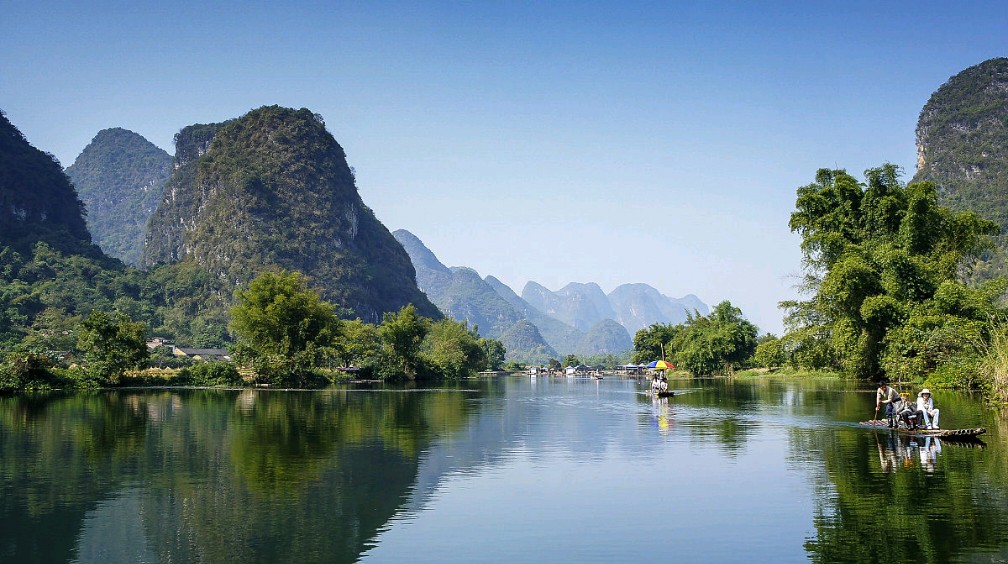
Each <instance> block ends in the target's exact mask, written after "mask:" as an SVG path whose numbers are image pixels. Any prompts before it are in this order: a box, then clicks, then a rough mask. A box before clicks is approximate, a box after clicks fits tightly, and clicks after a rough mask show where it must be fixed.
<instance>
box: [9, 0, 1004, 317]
mask: <svg viewBox="0 0 1008 564" xmlns="http://www.w3.org/2000/svg"><path fill="white" fill-rule="evenodd" d="M879 4H881V3H879V2H875V1H872V2H851V1H846V2H837V3H833V4H826V3H822V2H814V3H813V2H785V3H769V2H767V3H760V2H737V3H734V2H729V3H720V2H695V3H678V2H654V3H650V2H628V1H619V2H500V3H496V2H482V1H477V2H450V3H440V2H438V3H424V2H402V3H397V2H393V3H379V2H354V3H346V4H342V3H335V2H318V3H308V2H304V3H295V4H292V5H288V4H287V3H279V2H233V3H213V2H187V1H175V2H157V3H146V2H137V1H132V2H74V3H69V2H58V3H50V2H45V1H38V0H32V1H28V2H22V1H12V0H0V13H2V14H3V17H2V18H0V109H2V110H3V111H5V112H6V113H7V116H8V118H9V119H10V120H11V122H13V123H14V125H15V126H17V127H18V128H19V129H21V131H22V132H23V133H24V134H25V136H26V137H27V138H28V140H29V141H30V142H31V143H32V144H34V145H35V146H36V147H38V148H40V149H42V150H45V151H49V152H52V153H53V154H55V155H56V156H57V157H58V158H59V159H60V161H61V162H62V163H63V164H64V166H68V165H70V164H72V163H73V161H74V159H75V158H76V157H77V155H78V154H79V153H80V151H81V150H82V149H83V148H84V146H85V145H87V143H88V142H89V141H90V140H91V138H92V137H93V136H94V135H95V133H97V132H98V131H99V130H101V129H104V128H108V127H124V128H127V129H130V130H133V131H136V132H137V133H140V134H141V135H143V136H144V137H146V138H147V139H149V140H151V141H152V142H153V143H155V144H156V145H158V146H160V147H162V148H164V149H165V150H167V151H168V152H169V153H174V147H173V145H172V138H173V136H174V134H175V133H176V132H177V131H178V130H179V129H181V128H182V127H184V126H186V125H189V124H193V123H207V122H219V121H223V120H226V119H230V118H234V117H238V116H240V115H242V114H244V113H245V112H247V111H249V110H250V109H253V108H256V107H259V106H263V105H270V104H280V105H283V106H290V107H294V108H300V107H307V108H310V109H311V110H312V111H315V112H318V113H320V114H322V116H323V117H324V118H325V120H326V124H327V127H328V129H329V130H330V131H331V132H332V133H333V135H334V136H335V137H336V139H337V140H338V141H339V143H340V144H341V145H342V146H343V148H344V149H345V150H346V153H347V158H348V160H349V162H350V165H351V166H353V167H354V168H355V169H356V171H357V182H358V187H359V189H360V193H361V196H362V197H363V199H364V202H365V203H366V204H368V205H369V206H371V208H372V209H374V211H375V213H376V214H377V216H378V218H379V219H380V220H381V221H382V222H383V223H385V225H386V226H387V227H388V228H389V229H390V230H395V229H399V228H404V229H408V230H410V231H412V232H413V233H415V234H416V235H417V236H418V237H420V238H421V239H422V240H423V241H424V243H426V244H427V246H428V247H430V248H431V250H433V251H434V253H435V254H436V255H437V256H438V257H439V258H440V259H441V261H442V262H444V263H445V264H448V265H465V266H470V267H473V268H475V269H476V270H478V271H479V272H480V274H482V275H487V274H492V275H494V276H496V277H498V278H500V279H501V280H502V281H504V282H505V283H507V284H508V285H510V286H511V287H512V288H514V289H515V290H516V291H517V292H519V293H521V290H522V288H523V287H524V285H525V282H526V281H528V280H535V281H537V282H540V283H542V284H543V285H545V286H546V287H548V288H550V289H553V290H556V289H559V288H560V287H562V286H563V285H565V284H567V283H568V282H588V281H595V282H598V283H599V285H601V286H602V288H603V290H605V291H607V292H608V291H611V290H612V289H613V288H615V287H616V286H618V285H619V284H622V283H626V282H646V283H648V284H651V285H652V286H654V287H656V288H658V289H659V290H660V291H661V292H663V293H665V294H667V295H669V296H673V297H679V296H682V295H684V294H688V293H692V294H696V295H697V296H699V297H700V298H701V299H702V300H704V301H705V302H707V303H708V304H711V305H713V304H715V303H717V302H719V301H721V300H723V299H729V300H731V301H732V303H733V304H735V305H737V306H739V307H741V308H742V311H743V313H745V314H746V315H747V316H748V317H749V319H750V320H752V321H753V322H755V323H756V324H757V325H759V326H760V328H761V329H762V330H763V331H772V332H775V333H779V332H780V330H781V312H780V311H779V310H778V309H777V302H778V301H780V300H782V299H788V298H791V297H794V295H795V294H794V290H793V288H792V287H793V284H794V282H795V276H796V275H797V274H798V273H799V271H800V266H801V265H800V253H799V248H798V245H799V240H798V238H797V237H796V236H794V235H792V234H791V233H790V231H789V230H788V226H787V224H788V218H789V216H790V213H791V211H792V210H793V208H794V198H795V190H796V189H797V188H798V187H799V186H801V185H804V184H808V183H810V182H811V181H812V179H813V177H814V175H815V171H816V169H818V168H821V167H831V168H833V167H839V168H846V169H847V170H849V171H851V172H854V173H856V175H857V176H859V177H860V176H861V172H862V171H864V170H865V169H866V168H869V167H872V166H877V165H879V164H881V163H883V162H887V161H888V162H892V163H896V164H898V165H900V166H902V167H904V169H905V172H906V177H907V178H909V177H910V176H912V175H913V173H914V170H915V166H916V149H915V145H914V128H915V126H916V123H917V116H918V113H919V112H920V109H921V107H922V106H923V105H924V103H925V102H927V100H928V97H929V96H930V94H931V93H932V92H933V91H934V90H935V89H936V88H938V87H939V86H940V85H941V84H942V83H944V82H945V81H946V80H947V79H948V78H949V77H950V76H952V75H954V74H956V73H957V72H959V71H961V70H963V69H965V68H966V67H969V66H972V65H975V64H977V63H980V62H981V61H984V60H986V59H989V58H992V57H997V56H1006V55H1008V7H1006V4H1005V3H1004V2H1003V1H1000V2H957V3H948V2H935V3H929V2H921V1H915V2H904V3H886V4H885V5H883V6H880V5H879Z"/></svg>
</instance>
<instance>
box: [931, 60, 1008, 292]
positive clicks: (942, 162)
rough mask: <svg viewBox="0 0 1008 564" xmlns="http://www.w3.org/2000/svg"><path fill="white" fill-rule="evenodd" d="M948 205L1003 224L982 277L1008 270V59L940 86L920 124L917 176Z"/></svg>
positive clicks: (988, 63) (982, 65) (991, 62)
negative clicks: (927, 183)
mask: <svg viewBox="0 0 1008 564" xmlns="http://www.w3.org/2000/svg"><path fill="white" fill-rule="evenodd" d="M921 180H930V181H933V182H934V183H935V184H936V185H937V186H938V195H939V199H940V201H941V203H942V204H943V205H946V206H949V207H951V208H953V209H956V210H972V211H974V212H976V213H978V214H980V215H981V216H983V217H986V218H988V219H991V220H993V221H996V222H997V223H998V224H999V225H1001V229H1002V234H1001V235H1000V236H998V237H997V238H996V240H997V243H998V249H997V251H995V252H994V253H993V255H992V256H991V257H989V258H991V259H992V260H991V261H990V262H989V263H987V264H986V265H982V266H981V268H980V272H978V275H979V276H980V277H981V278H986V277H991V276H995V275H1004V274H1006V273H1008V268H1006V267H1008V251H1006V249H1008V58H996V59H990V60H987V61H984V62H982V63H980V64H978V65H975V66H972V67H970V68H968V69H966V70H964V71H962V72H960V73H958V74H956V75H955V76H953V77H951V78H949V80H948V82H946V83H945V84H943V85H942V86H941V87H940V88H938V89H937V90H936V91H935V92H934V94H932V95H931V98H930V99H929V100H928V102H927V104H925V105H924V108H923V109H922V110H921V113H920V118H919V119H918V122H917V174H916V175H915V176H914V178H913V181H921Z"/></svg>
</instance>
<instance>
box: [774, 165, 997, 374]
mask: <svg viewBox="0 0 1008 564" xmlns="http://www.w3.org/2000/svg"><path fill="white" fill-rule="evenodd" d="M899 176H900V171H899V169H898V168H897V167H895V166H894V165H889V164H887V165H883V166H881V167H879V168H874V169H871V170H868V171H867V172H866V173H865V182H864V183H860V182H858V181H857V180H856V179H854V178H853V177H852V176H850V175H849V174H847V173H846V172H845V171H843V170H826V169H823V170H820V171H819V172H818V173H817V174H816V180H815V182H814V183H813V184H810V185H808V186H804V187H802V188H799V189H798V197H797V200H796V205H795V207H796V210H795V211H794V213H792V214H791V222H790V227H791V230H792V231H794V232H796V233H798V234H799V235H801V237H802V244H801V248H802V254H803V255H804V265H805V277H804V281H803V283H802V285H801V287H800V289H801V290H802V291H803V293H805V295H807V296H810V297H809V299H807V300H803V301H791V302H784V303H782V304H781V306H782V307H784V308H785V309H786V310H788V315H787V318H786V321H787V325H788V333H787V334H786V335H785V336H784V337H783V339H782V340H783V341H784V342H785V350H789V351H790V353H791V356H792V358H793V359H794V360H795V361H796V362H798V363H802V364H806V363H807V364H808V365H809V366H807V367H810V368H820V367H826V366H822V365H823V364H826V365H828V366H829V367H833V368H839V369H841V370H843V371H844V372H845V373H848V374H851V375H855V376H859V377H862V378H869V377H875V376H878V375H880V374H881V373H894V374H892V375H894V376H896V377H899V376H903V375H908V373H912V374H910V375H915V376H923V375H925V374H927V373H929V372H931V371H933V370H935V369H936V368H937V367H938V366H939V365H941V364H942V363H944V362H948V361H951V360H953V359H955V358H960V357H962V356H963V355H966V356H969V355H971V354H974V353H973V352H970V351H968V350H966V349H969V348H970V345H968V343H969V342H970V339H971V338H977V339H979V340H980V341H983V340H984V339H985V338H987V336H986V335H985V334H983V332H982V331H980V332H978V331H975V330H974V329H971V328H970V327H971V323H970V322H971V321H978V320H980V319H983V318H984V317H985V316H990V315H1001V308H1000V307H998V306H997V305H996V296H997V293H998V292H997V289H996V288H994V287H993V286H986V287H981V288H967V287H966V286H965V285H964V284H963V283H962V282H961V281H960V280H961V278H962V277H965V276H967V275H968V273H969V271H970V270H971V269H972V266H973V265H974V264H975V263H976V260H977V257H978V256H979V254H980V253H981V252H982V251H983V250H985V249H987V248H989V246H990V245H991V241H992V240H991V236H992V235H994V234H996V233H997V231H998V228H997V226H996V224H994V223H992V222H990V221H987V220H984V219H981V218H980V217H978V216H977V215H976V214H974V213H972V212H962V213H956V212H952V211H950V210H948V209H946V208H943V207H941V206H939V205H938V204H937V196H936V189H935V186H934V184H932V183H930V182H920V183H914V184H910V185H908V186H904V185H903V184H902V183H901V182H900V179H899ZM995 285H996V284H995ZM963 305H968V306H969V307H961V306H963ZM812 365H815V366H812Z"/></svg>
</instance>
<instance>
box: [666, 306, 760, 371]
mask: <svg viewBox="0 0 1008 564" xmlns="http://www.w3.org/2000/svg"><path fill="white" fill-rule="evenodd" d="M756 334H757V329H756V326H755V325H753V324H752V323H750V322H749V321H748V320H747V319H745V317H743V316H742V310H741V309H739V308H737V307H735V306H733V305H732V304H731V302H729V301H727V300H725V301H723V302H721V303H719V304H718V305H716V306H714V310H713V311H711V313H710V315H707V316H694V315H691V314H690V315H687V318H686V323H685V324H684V325H683V328H682V329H681V330H680V331H679V332H678V333H677V334H676V337H675V339H674V340H673V342H672V349H673V353H672V358H673V359H674V361H675V364H676V366H678V367H679V368H682V369H684V370H688V371H690V372H692V373H693V374H719V373H731V372H733V371H734V370H736V369H738V368H741V367H742V366H743V365H744V364H745V363H746V362H747V361H748V360H749V359H750V358H751V357H752V355H753V353H755V351H756Z"/></svg>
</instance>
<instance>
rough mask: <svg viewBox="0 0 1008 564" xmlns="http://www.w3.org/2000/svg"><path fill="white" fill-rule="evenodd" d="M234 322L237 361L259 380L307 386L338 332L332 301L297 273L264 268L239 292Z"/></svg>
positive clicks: (233, 312)
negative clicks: (327, 300)
mask: <svg viewBox="0 0 1008 564" xmlns="http://www.w3.org/2000/svg"><path fill="white" fill-rule="evenodd" d="M235 301H236V302H237V305H235V306H234V307H233V308H232V309H231V327H232V330H233V331H234V333H235V335H236V336H237V338H238V340H237V343H236V344H235V357H236V360H238V361H239V362H242V363H246V364H248V365H250V366H252V367H253V369H254V370H255V372H256V374H257V377H258V379H259V380H260V381H266V382H269V383H272V384H274V385H304V384H306V383H307V382H309V381H310V380H313V379H314V374H313V372H312V370H313V368H314V367H316V366H318V365H319V364H320V362H321V358H322V356H323V354H324V352H325V351H326V349H330V348H331V347H332V343H333V341H334V340H335V339H336V337H337V335H338V334H339V319H338V318H337V317H336V313H335V311H334V308H333V306H332V304H329V303H327V302H324V301H322V299H321V298H320V297H319V294H318V293H317V292H315V291H313V290H310V289H309V288H308V284H307V281H306V280H305V277H304V275H302V274H300V273H298V272H287V271H283V270H281V271H278V272H265V273H263V274H260V275H259V276H258V277H257V278H256V279H255V280H253V281H252V283H251V284H249V287H248V289H246V290H238V291H236V292H235Z"/></svg>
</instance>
